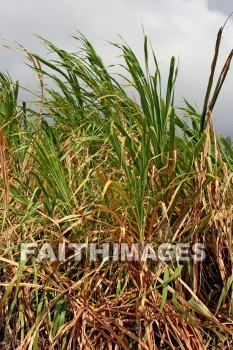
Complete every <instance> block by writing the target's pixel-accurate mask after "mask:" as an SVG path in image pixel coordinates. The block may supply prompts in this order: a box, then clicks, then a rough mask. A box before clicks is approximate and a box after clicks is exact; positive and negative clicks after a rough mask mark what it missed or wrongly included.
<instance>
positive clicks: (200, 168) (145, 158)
mask: <svg viewBox="0 0 233 350" xmlns="http://www.w3.org/2000/svg"><path fill="white" fill-rule="evenodd" d="M221 34H222V28H221V30H220V31H219V33H218V38H217V42H216V48H215V55H214V59H213V63H212V66H211V74H210V79H209V84H208V88H207V93H206V97H205V102H204V107H203V112H202V114H200V113H198V112H197V111H196V110H195V109H194V108H193V107H192V106H191V105H190V104H189V103H188V102H187V101H185V103H186V104H185V108H180V109H179V108H177V107H175V106H174V93H175V82H176V77H177V66H176V62H175V58H174V57H172V58H171V61H170V66H169V74H168V79H167V81H166V82H164V81H162V77H161V75H160V70H159V65H158V62H157V60H156V56H155V54H154V52H153V49H152V48H151V47H150V45H149V44H148V40H147V37H146V36H145V37H144V63H143V64H141V63H140V62H139V61H138V59H137V57H136V56H135V54H134V52H133V51H132V50H131V48H130V47H129V46H128V45H127V44H126V43H124V42H122V43H120V44H114V43H112V44H111V45H114V47H116V48H117V49H118V50H119V52H120V54H121V56H122V60H123V63H122V64H120V65H119V67H115V70H116V71H118V72H119V71H120V73H119V74H118V76H117V75H116V74H112V73H110V71H112V70H113V68H112V67H111V69H109V68H108V67H106V66H105V65H104V63H103V61H102V59H101V58H100V56H99V55H98V54H97V53H96V51H95V49H94V48H93V46H92V45H91V43H90V42H89V41H88V40H87V39H86V38H85V37H84V36H82V35H81V34H79V35H78V36H74V40H76V42H78V43H79V46H80V49H79V51H78V52H76V53H68V52H65V51H64V50H62V49H60V48H58V47H56V46H55V45H53V44H52V43H51V42H49V41H47V40H44V39H43V42H44V44H45V46H46V47H47V48H48V49H49V51H50V52H51V53H53V56H54V57H57V59H54V60H51V61H49V60H45V59H44V58H42V57H40V56H38V55H36V54H32V53H29V52H27V56H28V59H29V60H30V63H31V68H32V69H33V70H34V71H36V72H37V74H38V78H39V83H40V84H39V85H40V92H34V96H35V98H36V99H37V100H36V102H35V103H34V104H31V103H30V104H29V102H23V103H22V102H20V100H19V97H18V90H19V84H18V82H16V83H15V82H12V80H11V78H10V77H9V76H7V75H5V74H4V73H1V74H0V123H1V124H0V126H1V129H0V160H1V174H2V176H1V181H0V189H1V192H0V196H1V207H0V210H1V218H0V220H1V236H0V240H1V257H0V271H1V279H0V294H1V299H0V315H1V318H0V320H1V321H0V334H1V335H0V344H1V346H0V347H1V349H8V350H10V349H21V350H23V349H33V350H36V349H85V350H86V349H125V350H128V349H190V350H195V349H230V348H232V347H233V343H232V335H233V322H232V315H233V302H232V300H233V299H232V293H233V275H232V264H233V254H232V213H233V211H232V202H233V186H232V184H233V183H232V178H233V175H232V174H233V173H232V170H233V150H232V147H231V145H230V143H229V142H228V141H227V140H226V139H225V138H223V137H219V136H217V135H216V134H215V132H214V129H213V125H212V110H213V108H214V105H215V102H216V100H217V97H218V95H219V92H220V90H221V87H222V84H223V82H224V80H225V78H226V74H227V72H228V69H229V66H230V61H231V58H232V52H231V53H230V55H229V57H228V59H227V61H226V64H225V65H224V67H223V69H222V71H221V73H220V76H219V78H218V79H217V84H216V87H214V88H213V81H214V79H213V78H214V74H215V70H216V62H217V57H218V50H219V46H220V41H221ZM45 77H46V78H49V79H48V80H47V81H48V84H49V83H51V85H47V86H45V84H44V78H45ZM49 86H50V87H49ZM162 87H163V89H162ZM164 87H165V89H164ZM129 89H131V91H132V92H133V94H134V96H135V98H132V97H130V95H129V94H128V93H127V91H129ZM162 90H164V91H165V94H164V96H162V93H161V91H162ZM212 90H213V94H212V95H211V91H212ZM44 116H49V118H47V119H46V118H45V117H44ZM75 242H79V243H83V244H84V243H88V244H90V243H97V245H98V246H99V247H103V244H104V243H115V244H116V243H118V244H120V243H127V244H128V245H129V246H130V247H131V248H132V249H133V247H135V244H138V245H140V246H141V247H145V245H146V244H148V243H150V244H153V245H154V246H156V247H157V246H159V245H161V244H163V243H165V242H166V243H170V244H171V250H172V249H173V248H174V247H175V245H176V244H177V243H190V244H191V245H193V244H195V243H196V244H197V243H199V244H204V246H205V255H206V257H205V259H204V260H203V261H197V260H193V259H191V260H190V261H179V260H177V259H171V260H170V261H169V262H166V261H162V260H160V259H157V260H156V261H153V259H148V260H146V261H144V260H143V259H140V258H139V259H131V260H130V259H128V260H127V261H114V259H111V258H110V259H105V260H101V259H100V257H99V260H98V261H96V262H92V261H90V259H89V258H88V252H86V253H84V252H83V255H82V259H81V260H80V261H78V260H75V259H74V250H72V249H68V250H67V252H66V253H67V254H66V258H65V259H64V260H62V261H58V260H55V259H54V260H53V261H52V262H51V261H49V260H47V259H44V260H43V261H39V260H38V259H36V255H37V254H36V255H34V256H33V255H30V257H29V258H28V260H27V261H23V260H21V259H20V243H38V245H39V246H41V245H42V244H43V243H50V244H51V245H52V247H55V248H54V251H55V253H58V252H57V251H56V247H58V244H59V243H65V244H66V247H67V244H68V243H75ZM171 253H172V251H171Z"/></svg>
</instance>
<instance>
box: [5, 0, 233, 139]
mask: <svg viewBox="0 0 233 350" xmlns="http://www.w3.org/2000/svg"><path fill="white" fill-rule="evenodd" d="M0 4H1V22H0V36H1V43H2V44H8V45H12V44H13V41H17V42H20V43H22V44H23V45H24V46H25V47H27V48H28V49H29V50H30V51H33V52H36V53H39V54H45V52H46V51H45V50H44V49H43V47H42V45H41V42H40V40H39V39H38V38H36V37H35V35H39V36H42V37H44V38H46V39H48V40H50V41H52V42H53V43H55V44H56V45H58V46H59V47H61V48H63V49H65V50H70V51H75V49H76V47H77V44H76V43H75V42H74V41H73V40H72V39H71V38H69V37H68V35H70V34H74V33H75V30H79V31H81V32H82V33H83V34H84V35H85V36H86V37H87V38H88V39H89V40H90V41H91V42H92V43H93V45H94V46H95V48H96V49H97V51H98V53H99V54H100V55H101V56H102V57H103V59H104V61H105V62H106V63H107V64H110V63H115V62H116V57H115V56H116V52H115V51H114V50H113V49H112V48H111V46H109V45H107V44H106V41H108V40H110V41H118V42H119V38H118V36H117V34H120V35H122V36H123V38H124V39H125V40H126V41H127V42H128V44H129V45H130V46H131V47H132V49H133V50H134V51H135V52H136V53H137V54H138V56H139V57H142V54H143V34H142V23H143V26H144V29H145V32H146V34H147V35H148V37H149V38H150V40H151V42H152V45H153V48H154V51H155V52H156V55H157V59H158V61H159V64H160V67H161V71H162V74H164V76H165V78H166V72H167V70H168V68H169V60H170V57H171V56H172V55H174V56H175V57H176V58H177V61H178V60H179V75H178V80H177V88H176V103H177V104H179V105H180V106H182V99H183V97H185V98H186V99H187V100H188V101H189V102H190V103H191V104H194V103H196V105H197V108H198V110H199V111H201V110H202V105H203V99H204V95H205V90H206V86H207V81H208V76H209V72H210V64H211V61H212V57H213V53H214V46H215V40H216V35H217V32H218V30H219V28H220V27H221V26H222V25H223V23H224V22H225V20H226V18H227V16H228V15H229V14H230V13H231V12H232V11H233V0H209V1H208V0H143V1H142V0H118V1H113V0H95V1H94V0H76V1H75V0H65V1H64V0H40V1H36V0H8V1H6V0H0ZM3 38H6V39H7V40H4V39H3ZM232 48H233V17H232V19H230V20H229V21H228V23H227V26H226V28H225V31H224V34H223V40H222V44H221V51H220V59H219V63H218V72H220V70H221V68H222V66H223V64H224V62H225V60H226V58H227V56H228V54H229V53H230V51H231V49H232ZM0 57H1V59H0V70H3V71H5V70H8V71H9V73H10V74H11V76H12V77H13V79H19V80H20V82H21V84H23V85H26V86H33V84H35V77H33V76H32V73H31V71H30V70H29V68H27V67H26V65H25V64H24V62H23V61H24V58H23V57H21V56H19V55H17V54H16V53H14V52H11V51H9V50H7V49H6V48H4V47H2V46H0ZM214 125H215V128H216V130H217V131H218V132H219V133H222V134H224V135H225V136H231V137H233V62H232V67H231V69H230V71H229V75H228V77H227V80H226V83H225V85H224V87H223V89H222V91H221V95H220V98H219V100H218V102H217V105H216V108H215V111H214Z"/></svg>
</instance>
